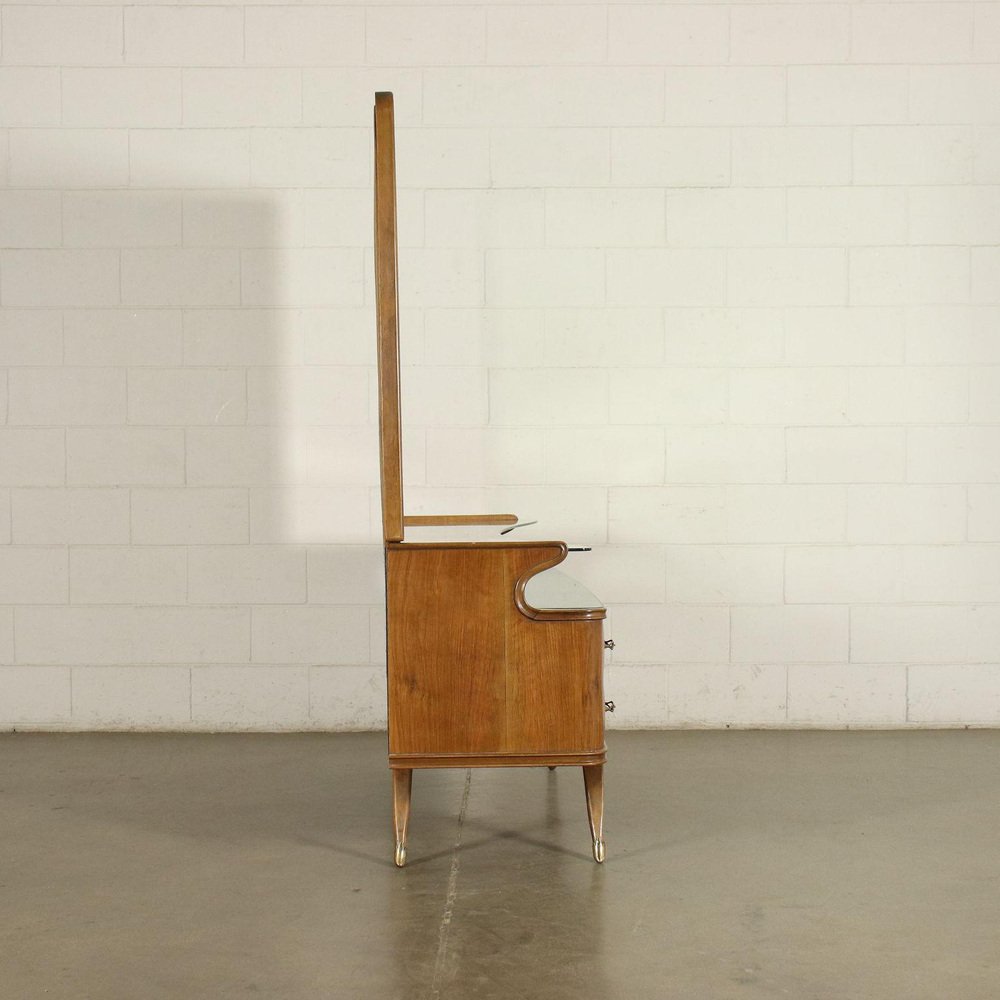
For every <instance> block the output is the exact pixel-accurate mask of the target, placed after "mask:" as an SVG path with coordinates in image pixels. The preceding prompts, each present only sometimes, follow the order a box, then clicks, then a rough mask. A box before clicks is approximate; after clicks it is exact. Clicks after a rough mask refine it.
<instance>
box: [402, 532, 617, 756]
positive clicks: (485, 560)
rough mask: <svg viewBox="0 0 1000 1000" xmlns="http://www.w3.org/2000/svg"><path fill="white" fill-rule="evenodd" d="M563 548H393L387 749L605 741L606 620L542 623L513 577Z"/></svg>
mask: <svg viewBox="0 0 1000 1000" xmlns="http://www.w3.org/2000/svg"><path fill="white" fill-rule="evenodd" d="M560 550H561V552H562V554H563V555H564V554H565V547H564V546H561V545H559V546H557V545H555V544H553V543H550V544H548V545H538V546H534V545H525V546H509V545H496V544H493V545H489V544H487V545H483V546H479V545H457V546H447V545H442V546H440V547H438V546H433V545H431V546H422V545H416V546H412V547H411V546H408V545H405V544H404V545H395V546H389V547H388V550H387V558H386V582H387V591H388V604H389V615H388V622H389V625H388V630H389V658H388V678H389V752H390V753H391V754H393V755H394V756H395V755H413V756H419V755H421V754H424V755H434V754H464V755H474V754H507V755H525V754H533V753H539V754H541V753H550V754H595V753H601V752H603V749H604V715H603V699H602V684H601V669H602V652H601V651H602V643H601V639H602V626H601V622H600V621H599V620H578V621H545V620H542V621H535V620H532V619H530V618H528V617H526V616H525V615H524V614H522V613H521V611H519V610H518V607H517V605H516V602H515V597H514V594H515V585H516V583H517V581H518V580H519V579H522V578H523V577H524V575H525V574H528V573H530V571H531V570H532V569H534V568H536V567H538V566H542V565H546V564H551V563H552V561H553V554H554V553H555V554H556V555H558V554H559V553H560Z"/></svg>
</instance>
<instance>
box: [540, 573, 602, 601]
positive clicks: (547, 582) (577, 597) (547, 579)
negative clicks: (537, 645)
mask: <svg viewBox="0 0 1000 1000" xmlns="http://www.w3.org/2000/svg"><path fill="white" fill-rule="evenodd" d="M524 599H525V601H526V602H527V603H528V604H529V605H530V606H531V607H533V608H537V609H538V610H539V611H555V610H558V609H561V608H603V607H604V604H603V603H602V602H601V600H600V598H598V597H596V596H595V595H594V594H593V593H591V592H590V591H589V590H588V589H587V588H586V587H585V586H584V585H583V584H582V583H580V581H579V580H574V579H573V577H571V576H567V575H566V574H565V573H560V572H559V570H557V569H547V570H545V571H544V572H542V573H537V574H536V575H535V576H533V577H532V578H531V579H530V580H529V581H528V582H527V584H526V585H525V588H524Z"/></svg>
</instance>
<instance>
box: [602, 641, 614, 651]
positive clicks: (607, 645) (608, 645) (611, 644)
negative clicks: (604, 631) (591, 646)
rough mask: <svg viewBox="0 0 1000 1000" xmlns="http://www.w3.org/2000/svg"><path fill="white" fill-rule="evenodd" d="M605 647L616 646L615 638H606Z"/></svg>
mask: <svg viewBox="0 0 1000 1000" xmlns="http://www.w3.org/2000/svg"><path fill="white" fill-rule="evenodd" d="M604 648H605V649H614V648H615V640H614V639H605V640H604Z"/></svg>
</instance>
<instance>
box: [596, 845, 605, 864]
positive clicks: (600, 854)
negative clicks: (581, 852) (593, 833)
mask: <svg viewBox="0 0 1000 1000" xmlns="http://www.w3.org/2000/svg"><path fill="white" fill-rule="evenodd" d="M594 860H595V861H596V862H597V863H598V864H599V865H600V864H603V863H604V841H603V840H595V841H594Z"/></svg>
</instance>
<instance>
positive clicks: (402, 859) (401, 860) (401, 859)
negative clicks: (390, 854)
mask: <svg viewBox="0 0 1000 1000" xmlns="http://www.w3.org/2000/svg"><path fill="white" fill-rule="evenodd" d="M395 861H396V867H397V868H402V867H403V865H405V864H406V845H405V844H400V843H397V844H396V857H395Z"/></svg>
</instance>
